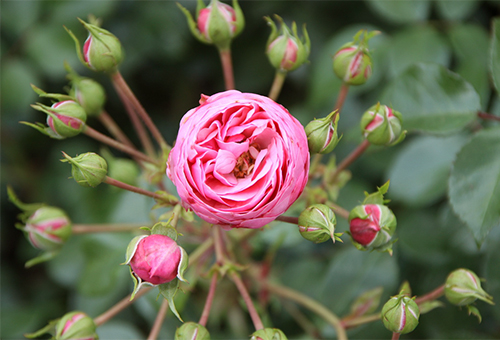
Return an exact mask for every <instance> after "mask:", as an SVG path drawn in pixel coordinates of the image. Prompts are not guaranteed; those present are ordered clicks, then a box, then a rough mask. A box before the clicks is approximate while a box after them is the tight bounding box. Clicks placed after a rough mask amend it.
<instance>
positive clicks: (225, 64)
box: [219, 48, 234, 90]
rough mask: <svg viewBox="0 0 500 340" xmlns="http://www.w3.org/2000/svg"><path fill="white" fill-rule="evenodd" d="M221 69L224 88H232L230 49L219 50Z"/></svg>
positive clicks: (232, 76)
mask: <svg viewBox="0 0 500 340" xmlns="http://www.w3.org/2000/svg"><path fill="white" fill-rule="evenodd" d="M219 54H220V61H221V64H222V71H223V72H224V83H225V85H226V90H233V89H234V75H233V62H232V60H231V49H229V48H228V49H226V50H219Z"/></svg>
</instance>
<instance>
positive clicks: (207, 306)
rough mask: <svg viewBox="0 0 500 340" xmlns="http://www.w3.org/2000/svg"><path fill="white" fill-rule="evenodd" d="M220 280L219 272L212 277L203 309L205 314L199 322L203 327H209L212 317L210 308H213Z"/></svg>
mask: <svg viewBox="0 0 500 340" xmlns="http://www.w3.org/2000/svg"><path fill="white" fill-rule="evenodd" d="M218 278H219V275H218V274H217V272H214V274H213V275H212V280H211V281H210V289H209V290H208V295H207V300H206V302H205V307H203V312H202V313H201V317H200V321H199V322H198V323H199V324H200V325H202V326H203V327H205V326H206V325H207V321H208V316H209V315H210V308H212V302H213V300H214V295H215V289H216V288H217V280H218Z"/></svg>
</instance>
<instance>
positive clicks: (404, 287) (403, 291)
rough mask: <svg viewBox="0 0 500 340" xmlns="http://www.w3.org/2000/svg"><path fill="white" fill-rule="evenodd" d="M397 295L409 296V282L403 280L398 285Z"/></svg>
mask: <svg viewBox="0 0 500 340" xmlns="http://www.w3.org/2000/svg"><path fill="white" fill-rule="evenodd" d="M399 295H406V296H408V297H411V287H410V282H408V281H404V282H403V283H402V284H401V286H399Z"/></svg>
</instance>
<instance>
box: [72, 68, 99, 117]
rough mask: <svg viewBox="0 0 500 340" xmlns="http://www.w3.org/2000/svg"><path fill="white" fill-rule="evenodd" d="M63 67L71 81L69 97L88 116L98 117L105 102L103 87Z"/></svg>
mask: <svg viewBox="0 0 500 340" xmlns="http://www.w3.org/2000/svg"><path fill="white" fill-rule="evenodd" d="M64 66H65V67H66V70H67V71H68V75H67V78H68V79H69V80H70V81H71V89H70V91H69V95H70V96H71V97H73V98H75V99H76V101H77V102H78V104H80V106H81V107H83V109H84V110H85V112H86V113H87V115H88V116H98V115H100V114H101V112H102V110H103V107H104V103H105V102H106V92H105V91H104V87H102V85H101V84H99V83H98V82H96V81H95V80H93V79H90V78H86V77H81V76H79V75H78V74H77V73H76V72H75V71H73V70H72V69H71V68H70V67H69V65H68V64H67V63H65V65H64Z"/></svg>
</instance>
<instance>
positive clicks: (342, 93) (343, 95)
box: [333, 82, 349, 121]
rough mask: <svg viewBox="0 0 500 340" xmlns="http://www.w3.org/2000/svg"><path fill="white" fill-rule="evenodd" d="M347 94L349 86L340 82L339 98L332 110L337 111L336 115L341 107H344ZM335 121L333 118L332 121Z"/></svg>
mask: <svg viewBox="0 0 500 340" xmlns="http://www.w3.org/2000/svg"><path fill="white" fill-rule="evenodd" d="M347 92H349V85H347V84H346V83H344V82H342V86H341V87H340V92H339V96H338V97H337V102H336V103H335V107H334V108H333V110H334V111H335V110H338V112H337V114H339V113H340V110H341V109H342V106H344V102H345V99H346V97H347ZM333 120H334V121H335V118H334V119H333Z"/></svg>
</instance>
